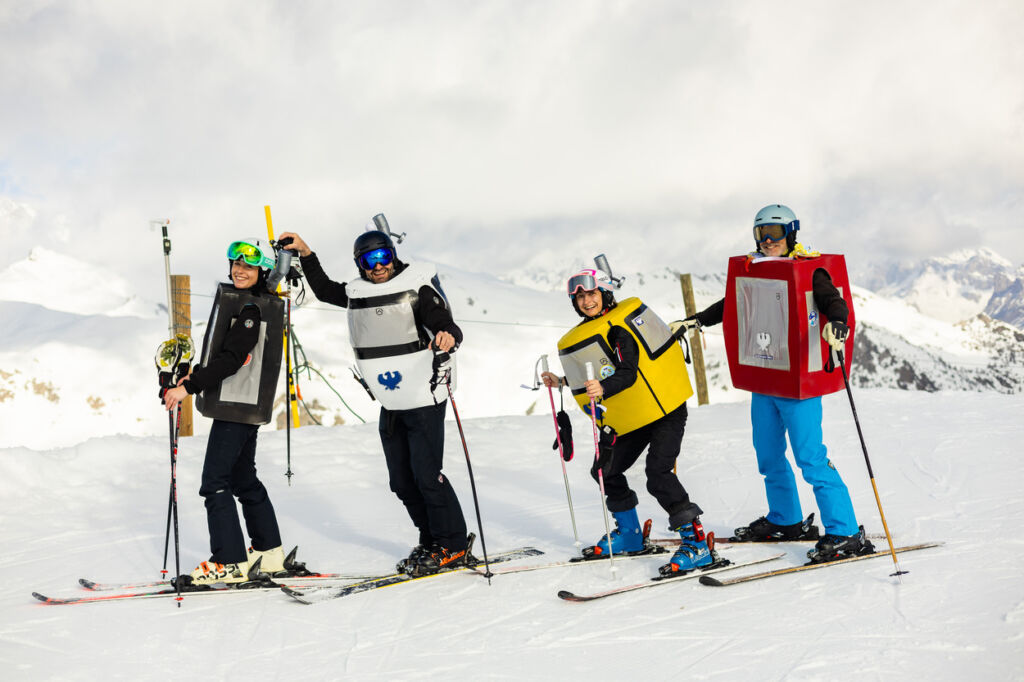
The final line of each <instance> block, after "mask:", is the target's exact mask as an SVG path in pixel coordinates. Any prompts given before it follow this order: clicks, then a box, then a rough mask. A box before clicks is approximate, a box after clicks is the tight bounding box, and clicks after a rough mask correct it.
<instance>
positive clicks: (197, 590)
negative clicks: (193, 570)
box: [32, 580, 281, 606]
mask: <svg viewBox="0 0 1024 682" xmlns="http://www.w3.org/2000/svg"><path fill="white" fill-rule="evenodd" d="M280 588H281V584H280V583H275V582H273V581H271V580H266V581H252V582H245V583H233V584H227V583H219V584H216V585H203V586H201V587H197V586H190V587H184V586H183V587H182V588H181V595H182V597H184V596H185V595H190V596H191V595H193V594H223V593H225V592H259V591H264V590H278V589H280ZM32 596H33V597H35V598H36V599H38V600H39V601H41V602H43V604H47V605H50V606H59V605H66V604H90V603H95V602H103V601H125V600H128V599H160V598H166V597H177V596H178V593H177V591H176V590H175V589H174V587H172V586H170V585H166V586H165V587H163V588H162V589H158V590H150V591H147V592H116V593H114V594H90V595H88V596H83V597H48V596H46V595H44V594H40V593H39V592H33V593H32Z"/></svg>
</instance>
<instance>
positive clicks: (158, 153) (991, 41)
mask: <svg viewBox="0 0 1024 682" xmlns="http://www.w3.org/2000/svg"><path fill="white" fill-rule="evenodd" d="M1022 36H1024V3H1022V2H1020V0H1007V1H1005V2H1001V1H975V2H950V1H943V0H928V1H921V2H892V1H891V0H889V1H884V2H874V1H869V2H856V3H853V2H826V1H822V0H816V1H813V2H785V3H773V2H764V1H763V0H762V1H751V2H707V1H706V0H705V1H700V2H697V1H687V0H664V1H657V0H647V1H639V0H638V1H633V2H631V1H621V2H598V1H596V0H579V1H568V0H558V1H554V0H547V1H539V2H533V1H530V0H514V1H509V2H494V1H488V0H475V1H468V0H467V1H461V2H454V1H453V2H443V1H436V2H422V1H415V2H413V1H410V2H389V1H387V0H373V1H368V2H351V1H344V2H343V1H335V0H321V1H319V2H303V1H301V0H294V1H288V2H270V1H264V0H237V1H234V0H232V1H228V2H217V1H215V2H210V1H209V0H202V1H192V0H176V1H175V2H159V3H157V2H148V1H140V0H116V1H115V0H109V1H99V0H97V1H93V2H88V1H85V0H77V1H71V0H68V1H67V2H46V1H38V2H24V1H21V0H5V1H4V2H3V3H0V46H2V47H0V50H2V55H3V60H2V66H0V98H2V102H3V104H2V106H0V231H2V237H3V239H4V243H5V246H6V248H5V249H3V250H2V252H0V266H3V265H6V264H7V263H9V262H11V261H12V260H17V259H21V258H24V256H25V255H26V254H27V253H28V250H29V249H30V248H31V247H32V246H34V245H43V246H48V247H51V248H54V249H56V250H60V251H62V252H65V253H70V254H72V255H75V254H78V255H80V256H81V257H83V258H85V259H87V260H92V261H94V262H98V261H104V260H106V261H109V262H112V263H115V264H116V267H117V269H119V271H121V272H124V273H126V274H128V275H130V276H132V277H138V278H139V283H140V287H141V288H142V289H144V290H146V291H147V293H149V292H152V295H153V296H154V298H158V299H162V298H163V296H162V294H161V292H162V291H163V280H162V274H163V261H162V252H161V249H160V239H159V233H158V232H153V231H150V230H149V227H148V222H149V221H150V220H151V219H164V218H169V219H170V220H171V236H172V240H173V243H174V253H173V254H172V262H173V265H174V270H175V271H178V272H188V273H190V274H192V275H193V276H194V277H196V276H203V275H204V273H205V277H212V276H220V274H221V273H220V269H221V268H222V267H223V263H224V249H225V248H226V245H227V243H228V242H230V241H231V240H233V239H235V238H238V237H240V236H245V235H265V234H266V225H265V222H264V213H263V206H264V205H265V204H269V205H271V207H272V210H273V216H274V223H275V228H276V229H277V231H278V232H280V231H283V230H285V229H292V230H296V231H298V232H300V233H301V234H302V235H303V236H304V237H306V238H307V240H308V241H309V243H310V244H311V245H312V246H313V248H314V249H315V250H317V251H318V252H320V254H321V256H322V259H323V260H324V261H325V262H326V265H327V269H328V272H329V273H331V274H332V275H335V276H336V277H337V278H338V279H347V278H348V276H349V275H350V274H351V266H350V264H351V260H350V256H351V243H352V240H353V239H354V238H355V237H356V236H357V235H358V233H359V232H360V231H361V230H362V228H363V225H364V224H365V223H366V221H367V220H368V219H369V218H370V217H371V216H372V215H373V214H375V213H377V212H384V213H385V214H386V215H387V216H388V218H389V220H390V221H391V224H392V226H393V227H394V228H395V229H396V230H401V231H406V232H408V233H409V239H408V241H407V242H406V244H405V245H403V247H400V250H402V249H405V251H403V252H404V253H405V254H406V255H407V256H409V255H412V256H414V257H415V256H419V257H426V258H432V259H436V260H439V261H443V262H448V263H452V264H455V265H459V266H460V267H462V268H464V269H467V270H493V271H496V272H499V273H501V272H506V271H509V270H511V269H514V268H518V267H522V266H533V267H543V268H549V269H556V270H557V269H560V268H568V267H570V266H571V264H573V263H577V262H580V261H583V260H585V259H588V258H590V257H591V256H593V255H594V254H596V253H598V252H604V253H607V254H608V255H609V257H610V258H611V259H612V262H613V265H614V264H615V263H621V264H622V267H623V268H626V269H631V268H640V267H652V268H660V267H664V266H670V267H674V268H679V269H682V270H684V271H686V270H693V271H695V272H708V271H715V270H717V269H722V270H724V258H725V257H726V256H728V255H730V254H735V253H740V252H743V251H746V250H748V249H749V248H750V247H751V245H752V240H751V237H750V227H751V224H752V218H753V215H754V213H755V212H756V211H757V210H758V209H759V208H760V207H761V206H762V205H764V204H767V203H774V202H782V203H786V204H788V205H789V206H791V207H792V208H793V209H794V210H795V211H796V213H797V215H798V216H799V217H800V218H801V221H802V226H803V229H802V230H801V235H800V236H801V240H802V241H803V242H804V243H806V244H808V245H809V246H811V247H812V248H817V249H820V250H823V251H830V252H844V253H846V254H848V259H850V260H853V261H855V262H854V263H853V266H856V264H857V262H864V261H865V260H867V259H873V258H878V257H881V256H899V257H923V256H927V255H936V254H945V253H948V252H949V251H952V250H954V249H957V248H961V247H971V246H978V245H986V246H990V247H991V248H993V249H994V250H996V251H997V252H999V253H1001V254H1003V255H1004V256H1005V257H1007V258H1009V259H1010V260H1011V261H1013V262H1014V263H1017V264H1019V263H1022V262H1024V234H1022V229H1021V220H1022V217H1024V210H1022V209H1024V39H1022ZM566 264H570V265H566ZM211 270H214V271H215V273H211V272H210V271H211Z"/></svg>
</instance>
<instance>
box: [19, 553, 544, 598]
mask: <svg viewBox="0 0 1024 682" xmlns="http://www.w3.org/2000/svg"><path fill="white" fill-rule="evenodd" d="M294 553H295V551H294V550H293V551H292V553H291V554H290V555H289V558H291V557H293V556H294ZM540 554H543V552H542V551H541V550H539V549H535V548H533V547H520V548H518V549H514V550H510V551H507V552H501V553H499V554H497V555H495V556H492V557H490V563H492V564H493V563H502V562H506V561H513V560H515V559H521V558H525V557H532V556H538V555H540ZM481 565H482V564H478V563H473V564H472V565H470V566H460V567H457V568H453V569H447V570H441V571H439V572H437V573H431V574H428V575H424V576H416V577H414V576H411V575H408V574H406V573H394V574H388V575H353V574H346V573H316V572H311V571H306V570H305V569H304V567H303V568H302V569H301V570H298V571H296V572H295V573H296V574H295V575H289V576H285V577H273V576H268V575H266V574H262V573H260V574H257V575H251V579H250V580H249V581H247V582H244V583H217V584H214V585H184V584H182V585H181V586H180V587H181V594H187V595H194V594H196V595H198V594H226V593H240V592H258V591H265V590H279V591H283V592H284V593H285V594H287V595H288V596H290V597H292V598H294V599H295V600H296V601H300V602H302V603H306V604H313V603H318V602H321V601H327V600H330V599H337V598H339V597H345V596H348V595H350V594H357V593H359V592H366V591H369V590H375V589H378V588H381V587H387V586H389V585H395V584H398V583H403V582H409V581H412V580H423V579H426V578H434V577H438V576H442V575H448V574H449V573H458V572H466V571H472V570H475V569H476V568H478V567H479V566H481ZM287 566H288V561H287V560H286V567H287ZM297 566H302V564H297ZM343 580H356V581H357V582H355V583H352V584H349V585H343V586H337V585H324V584H323V583H326V582H331V581H343ZM78 582H79V585H80V586H81V587H83V588H85V589H87V590H89V591H90V592H91V593H92V594H86V595H82V596H77V597H49V596H46V595H44V594H40V593H39V592H33V593H32V596H33V597H35V598H36V599H38V600H39V601H41V602H42V603H44V604H48V605H52V606H57V605H66V604H88V603H96V602H105V601H125V600H133V599H159V598H165V597H177V595H178V590H177V588H176V587H175V585H174V584H173V583H172V581H170V580H159V581H151V582H134V583H99V582H96V581H93V580H87V579H85V578H81V579H79V581H78ZM138 590H142V591H141V592H140V591H138Z"/></svg>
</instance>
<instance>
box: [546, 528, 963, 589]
mask: <svg viewBox="0 0 1024 682" xmlns="http://www.w3.org/2000/svg"><path fill="white" fill-rule="evenodd" d="M744 544H754V543H744ZM758 544H776V543H758ZM942 544H943V543H941V542H926V543H921V544H917V545H907V546H906V547H896V548H895V551H896V552H897V553H901V552H912V551H916V550H919V549H928V548H931V547H939V546H941V545H942ZM783 556H785V552H781V553H778V554H774V555H772V556H767V557H762V558H759V559H753V560H751V561H745V562H741V563H733V564H729V565H725V566H716V565H715V564H712V565H711V566H709V567H708V568H707V569H705V570H700V569H698V570H696V571H691V572H689V573H686V574H684V575H680V576H669V577H660V576H659V577H656V578H651V579H650V580H647V581H645V582H642V583H636V584H634V585H623V586H621V587H614V588H612V589H610V590H605V591H603V592H597V593H594V594H588V595H579V594H575V593H573V592H569V591H568V590H562V591H560V592H559V593H558V596H559V597H560V598H561V599H564V600H565V601H572V602H585V601H594V600H596V599H603V598H604V597H611V596H613V595H616V594H624V593H626V592H634V591H636V590H642V589H647V588H651V587H656V586H658V585H664V584H667V583H670V582H679V581H682V580H689V579H692V578H697V579H699V581H700V583H701V585H708V586H710V587H725V586H728V585H738V584H740V583H747V582H752V581H755V580H764V579H767V578H774V577H778V576H782V575H789V574H791V573H801V572H804V571H813V570H817V569H820V568H829V567H831V566H838V565H839V564H846V563H851V562H854V561H863V560H865V559H877V558H880V557H886V556H890V552H888V551H882V552H872V553H870V554H862V555H860V556H853V557H847V558H844V559H836V560H834V561H827V562H823V563H812V564H802V565H800V566H788V567H786V568H780V569H775V570H770V571H763V572H760V573H753V574H749V575H741V576H738V577H736V578H726V579H724V580H723V579H719V578H718V577H717V576H716V575H715V574H717V573H720V572H723V571H732V570H735V569H738V568H745V567H747V566H754V565H757V564H762V563H767V562H769V561H774V560H776V559H779V558H781V557H783Z"/></svg>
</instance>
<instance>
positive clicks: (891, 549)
mask: <svg viewBox="0 0 1024 682" xmlns="http://www.w3.org/2000/svg"><path fill="white" fill-rule="evenodd" d="M836 355H837V356H838V357H839V368H840V369H841V370H842V371H843V384H845V386H846V395H847V397H849V399H850V409H851V410H852V411H853V422H854V423H855V424H856V425H857V436H859V437H860V447H861V449H862V450H863V451H864V462H865V463H866V464H867V465H868V477H869V478H870V479H871V489H872V490H874V491H875V503H876V504H877V505H878V513H879V515H880V516H881V517H882V528H884V529H885V539H886V540H887V541H888V542H889V552H890V553H891V554H892V562H893V564H895V565H896V572H895V573H893V574H892V575H894V576H896V578H897V579H900V576H901V575H905V574H906V573H908V572H909V571H903V570H900V562H899V560H898V559H897V558H896V548H895V547H894V546H893V544H892V535H891V534H890V533H889V524H887V523H886V522H885V512H884V511H882V499H881V498H880V497H879V496H878V486H877V485H875V472H874V471H873V470H872V469H871V458H870V457H868V446H867V444H865V442H864V432H863V431H861V429H860V419H859V418H858V417H857V406H856V405H854V404H853V391H851V390H850V380H849V379H847V377H846V362H845V361H844V360H843V352H842V351H836ZM900 582H903V581H902V579H900Z"/></svg>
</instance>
